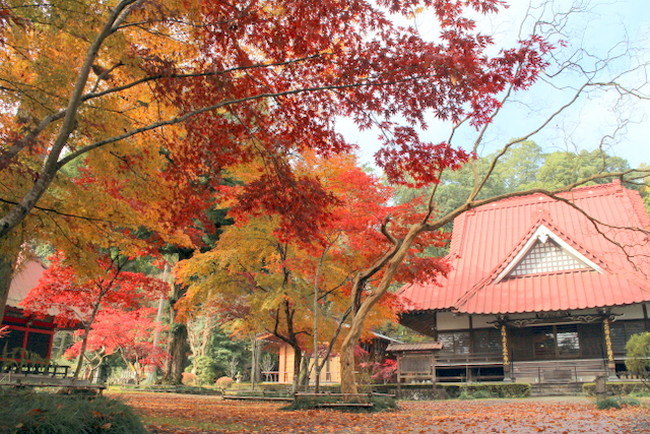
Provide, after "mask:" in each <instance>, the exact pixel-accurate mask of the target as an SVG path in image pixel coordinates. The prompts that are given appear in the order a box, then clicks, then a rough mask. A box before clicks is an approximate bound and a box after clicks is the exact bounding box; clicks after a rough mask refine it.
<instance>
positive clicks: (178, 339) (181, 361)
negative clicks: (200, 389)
mask: <svg viewBox="0 0 650 434" xmlns="http://www.w3.org/2000/svg"><path fill="white" fill-rule="evenodd" d="M189 350H190V346H189V345H188V343H187V327H186V326H185V324H182V323H174V324H173V325H172V330H171V336H170V341H169V355H170V360H169V363H168V365H167V372H165V378H164V380H165V383H167V384H181V382H182V379H183V370H184V369H185V365H187V353H188V352H189Z"/></svg>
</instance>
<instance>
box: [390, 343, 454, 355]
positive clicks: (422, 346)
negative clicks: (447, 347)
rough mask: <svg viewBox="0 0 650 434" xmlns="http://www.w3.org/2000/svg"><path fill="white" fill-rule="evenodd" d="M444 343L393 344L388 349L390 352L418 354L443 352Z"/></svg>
mask: <svg viewBox="0 0 650 434" xmlns="http://www.w3.org/2000/svg"><path fill="white" fill-rule="evenodd" d="M441 349H442V342H439V341H436V342H413V343H404V344H403V343H392V344H389V345H388V347H386V351H388V352H394V353H397V352H402V351H403V352H417V351H431V350H441Z"/></svg>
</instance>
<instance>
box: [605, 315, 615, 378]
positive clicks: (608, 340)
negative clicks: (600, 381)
mask: <svg viewBox="0 0 650 434" xmlns="http://www.w3.org/2000/svg"><path fill="white" fill-rule="evenodd" d="M603 335H604V337H605V354H606V355H607V371H608V373H609V378H610V379H616V378H617V377H616V362H614V347H613V346H612V330H611V319H610V318H609V317H608V316H606V317H605V318H603Z"/></svg>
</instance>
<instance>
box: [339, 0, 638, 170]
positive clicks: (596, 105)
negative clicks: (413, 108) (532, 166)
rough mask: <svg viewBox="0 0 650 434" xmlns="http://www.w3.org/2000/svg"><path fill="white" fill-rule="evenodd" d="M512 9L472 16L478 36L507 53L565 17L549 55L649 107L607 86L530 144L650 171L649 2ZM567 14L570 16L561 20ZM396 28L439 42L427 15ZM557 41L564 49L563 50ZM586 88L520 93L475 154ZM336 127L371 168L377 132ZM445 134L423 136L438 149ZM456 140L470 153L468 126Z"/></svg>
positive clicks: (588, 0) (342, 123)
mask: <svg viewBox="0 0 650 434" xmlns="http://www.w3.org/2000/svg"><path fill="white" fill-rule="evenodd" d="M509 3H510V5H509V8H508V9H506V10H504V11H502V12H501V13H499V14H496V15H491V16H477V17H476V19H477V23H478V26H479V29H480V30H481V31H482V32H483V33H485V34H489V35H492V36H493V37H494V39H495V42H496V44H495V47H509V46H512V45H513V44H515V43H516V41H517V40H518V39H519V35H520V34H521V36H522V37H525V36H527V35H528V34H530V32H531V29H532V25H533V24H534V23H535V22H537V21H539V18H540V17H541V19H542V20H543V21H546V22H551V21H552V20H553V19H555V20H557V18H558V17H560V16H561V17H565V19H564V20H563V21H562V22H561V25H562V35H561V36H559V37H558V36H557V35H556V36H554V37H553V39H552V41H553V42H555V43H556V45H557V46H558V47H557V48H556V50H554V56H555V57H556V58H557V59H568V58H572V59H578V57H577V56H579V61H580V63H581V65H582V66H583V67H584V68H586V69H594V68H598V69H599V72H597V73H595V74H594V75H593V80H595V81H599V82H611V81H614V80H616V81H617V82H620V83H622V84H623V85H624V86H626V87H627V88H630V89H635V90H637V91H638V92H639V93H640V94H643V95H646V96H648V99H647V100H643V99H632V98H621V97H620V95H619V94H618V92H616V91H615V90H614V89H613V88H611V87H610V88H608V89H607V90H603V89H600V88H594V89H592V90H591V91H590V92H588V93H587V94H585V95H583V96H581V97H580V98H579V99H578V100H577V103H576V104H574V105H572V106H571V108H570V109H569V110H567V111H565V112H563V113H562V115H561V116H558V117H557V118H555V119H553V121H552V122H550V123H549V125H548V126H547V127H546V128H545V129H544V130H543V132H541V133H539V134H537V135H535V136H533V137H532V140H534V141H535V142H536V143H537V144H539V145H540V146H542V147H543V149H544V150H545V151H547V152H553V151H573V152H576V151H579V150H582V149H586V150H594V149H597V148H598V147H602V149H604V150H605V151H606V152H607V153H608V154H609V155H615V156H619V157H622V158H624V159H626V160H627V161H628V162H629V163H630V166H631V167H638V166H639V165H640V164H650V140H649V138H648V131H649V130H650V83H647V80H648V77H647V75H650V66H649V67H647V68H644V67H642V66H641V67H640V65H643V64H645V63H650V7H648V6H650V4H649V2H648V0H577V1H571V0H553V1H546V2H543V1H541V0H531V1H530V2H529V1H528V0H510V1H509ZM571 8H572V10H573V12H572V13H570V14H564V13H565V12H567V11H569V10H571ZM400 23H401V24H407V23H408V24H415V25H417V28H418V29H419V31H420V32H421V34H422V35H423V36H424V37H425V38H427V39H431V40H433V39H435V37H436V28H435V19H434V18H432V17H431V16H430V15H428V14H427V13H423V14H419V15H417V16H416V17H415V18H414V19H413V20H412V21H409V22H406V21H400ZM546 29H548V26H546ZM558 38H561V39H562V40H563V41H564V44H565V45H566V46H562V47H560V46H559V44H557V41H558V40H559V39H558ZM604 58H610V59H611V60H610V61H609V62H608V63H607V64H604V63H603V62H602V61H601V60H599V59H604ZM548 72H549V73H550V74H553V73H555V72H557V68H556V67H554V66H551V67H550V68H549V70H548ZM583 82H584V76H581V75H580V74H577V73H574V72H571V71H569V70H563V72H562V73H560V74H557V75H555V76H554V77H553V78H549V77H545V78H544V79H542V80H540V81H538V83H536V84H535V85H534V86H533V87H532V88H531V89H529V90H527V91H525V92H520V93H519V94H517V95H516V96H515V98H514V99H513V100H512V101H511V102H510V103H509V104H508V105H506V106H505V107H504V110H503V111H502V112H501V113H500V115H499V117H498V118H497V119H496V120H495V122H494V123H493V124H492V125H491V126H490V128H489V130H488V134H487V135H486V136H485V139H484V140H483V142H482V144H481V146H480V147H479V154H480V155H486V154H489V153H492V152H495V151H496V150H498V149H499V148H500V147H501V146H503V144H504V143H505V141H507V140H509V139H512V138H515V137H521V136H523V135H525V134H527V133H529V132H530V131H532V130H534V129H536V128H537V127H538V126H539V125H540V124H541V123H542V122H543V121H544V120H546V119H548V118H549V116H550V114H552V113H554V112H555V111H557V110H558V108H560V107H561V106H563V105H564V104H566V102H568V101H569V100H570V99H571V98H572V97H573V95H574V94H575V90H576V89H577V88H578V87H579V86H580V85H581V84H582V83H583ZM337 128H338V130H339V131H340V132H341V133H343V134H344V136H345V137H346V138H347V139H348V140H349V141H351V142H352V143H356V144H357V145H358V146H359V155H360V158H361V161H362V162H363V163H368V164H371V163H372V161H373V157H372V155H373V154H374V152H376V151H377V149H378V147H379V143H378V140H377V136H378V132H377V131H372V130H370V131H364V132H359V131H358V130H357V128H356V127H355V126H354V125H353V123H352V122H351V121H349V120H347V119H340V120H339V122H338V123H337ZM450 131H451V125H450V124H448V123H443V122H440V121H437V120H435V119H432V118H431V119H430V120H429V128H428V130H427V131H426V132H425V133H424V137H426V138H427V140H430V141H433V142H440V141H443V140H446V139H447V138H448V137H449V133H450ZM459 133H460V134H458V135H457V136H456V137H457V139H459V140H458V141H456V144H458V145H460V146H462V147H463V148H465V149H470V148H471V146H472V144H473V142H474V140H475V138H476V136H477V134H476V131H475V130H474V129H473V128H471V127H469V126H468V127H467V128H464V129H461V130H460V131H459Z"/></svg>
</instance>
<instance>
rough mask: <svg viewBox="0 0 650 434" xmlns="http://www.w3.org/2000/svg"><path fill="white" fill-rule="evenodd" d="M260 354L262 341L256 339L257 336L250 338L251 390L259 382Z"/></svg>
mask: <svg viewBox="0 0 650 434" xmlns="http://www.w3.org/2000/svg"><path fill="white" fill-rule="evenodd" d="M261 353H262V341H260V340H258V339H257V336H255V335H253V336H252V337H251V384H252V385H253V390H254V389H255V385H257V383H259V382H260V359H261Z"/></svg>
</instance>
